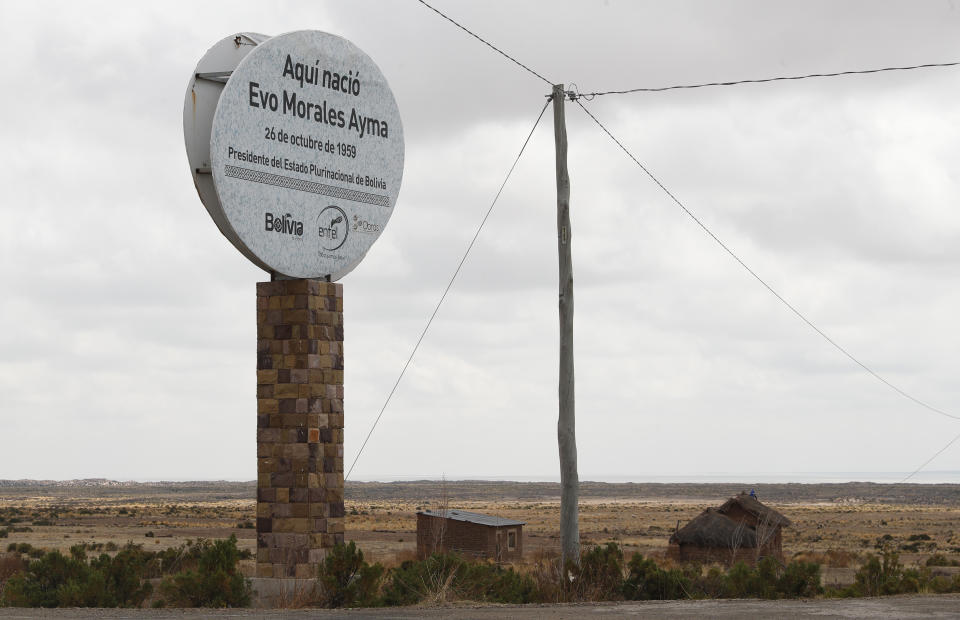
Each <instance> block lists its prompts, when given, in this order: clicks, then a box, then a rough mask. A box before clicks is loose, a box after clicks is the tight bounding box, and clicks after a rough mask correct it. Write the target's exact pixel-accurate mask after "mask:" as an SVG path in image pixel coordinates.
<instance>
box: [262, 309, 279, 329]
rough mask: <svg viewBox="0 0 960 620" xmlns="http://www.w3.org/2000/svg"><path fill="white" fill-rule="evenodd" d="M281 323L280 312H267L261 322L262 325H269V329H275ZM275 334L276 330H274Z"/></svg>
mask: <svg viewBox="0 0 960 620" xmlns="http://www.w3.org/2000/svg"><path fill="white" fill-rule="evenodd" d="M282 323H283V312H282V311H280V310H267V313H266V317H265V318H264V320H263V324H264V325H270V326H271V327H276V326H277V325H280V324H282ZM274 334H276V330H274Z"/></svg>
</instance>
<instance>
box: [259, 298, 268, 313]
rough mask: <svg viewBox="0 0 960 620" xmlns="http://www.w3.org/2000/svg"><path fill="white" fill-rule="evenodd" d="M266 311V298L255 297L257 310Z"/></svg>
mask: <svg viewBox="0 0 960 620" xmlns="http://www.w3.org/2000/svg"><path fill="white" fill-rule="evenodd" d="M266 309H267V298H266V297H262V296H260V295H257V310H266Z"/></svg>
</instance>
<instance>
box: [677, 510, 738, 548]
mask: <svg viewBox="0 0 960 620" xmlns="http://www.w3.org/2000/svg"><path fill="white" fill-rule="evenodd" d="M738 538H739V541H738V540H737V539H738ZM670 544H676V545H696V546H698V547H722V548H730V547H733V546H737V547H756V546H757V534H756V532H754V530H753V528H751V527H748V526H746V525H741V524H740V523H737V522H736V521H734V520H733V519H731V518H730V517H728V516H726V515H725V514H723V513H721V512H720V511H719V510H718V509H716V508H707V509H706V510H704V511H703V512H702V513H700V516H698V517H696V518H695V519H693V520H692V521H690V523H687V524H686V525H685V526H683V527H682V528H680V529H679V530H677V531H676V532H674V533H673V536H671V537H670Z"/></svg>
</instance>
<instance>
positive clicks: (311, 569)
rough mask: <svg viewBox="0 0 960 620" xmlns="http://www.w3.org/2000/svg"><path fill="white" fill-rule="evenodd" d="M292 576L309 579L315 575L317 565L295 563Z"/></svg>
mask: <svg viewBox="0 0 960 620" xmlns="http://www.w3.org/2000/svg"><path fill="white" fill-rule="evenodd" d="M293 576H294V577H296V578H297V579H310V578H312V577H316V576H317V567H316V566H315V565H313V564H309V563H303V564H297V565H295V568H294V571H293Z"/></svg>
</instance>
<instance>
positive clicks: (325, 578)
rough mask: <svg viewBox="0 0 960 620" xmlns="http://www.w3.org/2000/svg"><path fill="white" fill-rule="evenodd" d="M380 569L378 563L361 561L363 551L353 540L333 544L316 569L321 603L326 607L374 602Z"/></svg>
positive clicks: (374, 604) (378, 585) (375, 603)
mask: <svg viewBox="0 0 960 620" xmlns="http://www.w3.org/2000/svg"><path fill="white" fill-rule="evenodd" d="M383 573H384V568H383V565H381V564H380V563H376V564H373V565H372V566H371V565H370V564H367V563H366V562H364V561H363V552H362V551H360V550H359V549H357V546H356V544H354V542H353V541H350V544H348V545H344V544H342V543H341V544H338V545H336V546H335V547H334V548H333V549H331V550H330V553H328V554H327V557H326V558H325V559H324V561H323V564H322V565H321V566H320V570H319V576H318V578H319V581H320V586H321V588H322V592H323V604H324V605H325V606H326V607H375V606H377V605H378V603H379V602H380V601H379V600H378V599H377V594H378V593H379V591H380V583H381V582H382V581H383Z"/></svg>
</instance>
